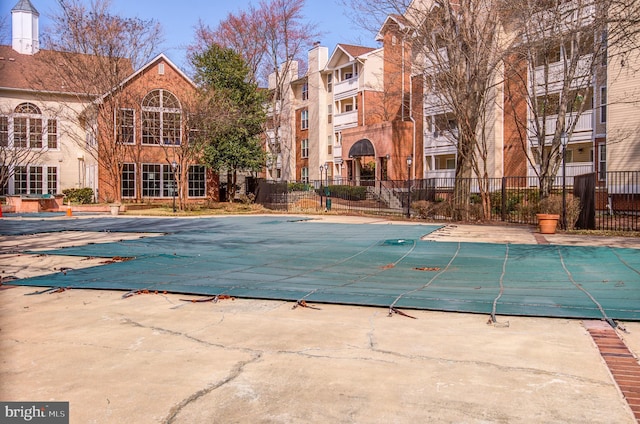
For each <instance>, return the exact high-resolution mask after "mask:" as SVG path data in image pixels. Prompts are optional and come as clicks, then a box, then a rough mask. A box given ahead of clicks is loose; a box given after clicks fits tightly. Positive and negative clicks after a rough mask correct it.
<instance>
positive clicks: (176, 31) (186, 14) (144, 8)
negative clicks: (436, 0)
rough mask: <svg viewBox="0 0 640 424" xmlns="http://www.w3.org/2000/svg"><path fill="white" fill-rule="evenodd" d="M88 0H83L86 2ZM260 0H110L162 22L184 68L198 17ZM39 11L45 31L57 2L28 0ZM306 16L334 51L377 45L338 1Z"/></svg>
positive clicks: (6, 1)
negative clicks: (344, 46) (346, 46)
mask: <svg viewBox="0 0 640 424" xmlns="http://www.w3.org/2000/svg"><path fill="white" fill-rule="evenodd" d="M89 1H90V0H86V2H87V3H88V2H89ZM258 2H259V0H251V1H250V0H178V1H176V0H112V7H113V12H114V13H116V14H118V15H121V16H127V17H138V18H141V19H151V18H153V19H155V20H157V21H159V22H160V24H161V25H162V28H163V31H164V34H165V42H164V44H163V51H164V53H165V54H166V55H167V56H169V57H170V58H171V60H173V61H174V62H176V64H177V65H179V66H181V67H184V60H185V48H184V47H185V46H186V45H188V44H191V43H192V41H193V39H194V27H195V26H196V25H197V23H198V20H199V19H202V21H203V22H204V23H205V24H207V25H209V26H210V27H212V28H213V27H215V26H217V24H218V22H220V21H221V20H223V19H225V18H226V17H227V15H228V14H229V13H236V12H238V11H240V10H243V9H246V8H248V6H249V5H251V4H253V5H255V6H257V5H258ZM17 3H18V0H0V16H3V17H6V18H5V22H6V24H7V26H8V31H10V26H11V9H12V8H13V7H14V6H15V5H16V4H17ZM31 3H32V4H33V5H34V6H35V8H36V9H37V10H38V12H40V32H41V33H42V32H43V31H45V30H46V27H47V16H48V15H50V14H51V12H52V11H53V8H54V7H57V2H55V1H54V0H31ZM305 15H306V17H307V18H308V20H309V21H310V22H312V23H315V24H317V28H318V30H319V31H320V32H322V33H323V35H322V36H321V37H319V40H318V41H320V42H321V43H322V45H323V46H326V47H328V48H329V53H330V54H331V52H332V51H333V49H334V48H335V46H336V44H338V43H346V44H357V45H364V46H370V47H376V46H377V45H378V44H377V43H376V42H375V40H374V37H373V36H372V35H370V34H369V33H367V32H365V31H363V30H362V29H360V28H356V27H355V25H354V24H352V23H351V21H350V20H349V18H347V16H346V15H345V12H344V7H343V6H342V5H341V4H340V2H339V1H338V0H306V7H305ZM2 44H11V38H10V32H8V33H7V34H3V35H2Z"/></svg>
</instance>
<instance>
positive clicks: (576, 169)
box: [528, 162, 593, 187]
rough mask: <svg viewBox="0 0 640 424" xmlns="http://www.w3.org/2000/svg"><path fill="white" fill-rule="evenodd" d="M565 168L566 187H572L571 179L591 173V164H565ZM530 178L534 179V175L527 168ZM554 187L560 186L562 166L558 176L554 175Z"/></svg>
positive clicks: (531, 170) (531, 169)
mask: <svg viewBox="0 0 640 424" xmlns="http://www.w3.org/2000/svg"><path fill="white" fill-rule="evenodd" d="M566 168H567V181H566V183H567V186H569V187H571V186H573V177H576V176H578V175H583V174H589V173H591V172H593V162H571V163H567V164H566ZM528 173H529V176H530V177H536V173H535V172H534V170H533V168H531V167H529V170H528ZM554 185H556V186H562V166H560V169H559V170H558V175H556V178H555V181H554Z"/></svg>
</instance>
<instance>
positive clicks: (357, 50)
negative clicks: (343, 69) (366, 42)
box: [338, 43, 377, 57]
mask: <svg viewBox="0 0 640 424" xmlns="http://www.w3.org/2000/svg"><path fill="white" fill-rule="evenodd" d="M338 46H340V47H341V48H342V50H344V51H345V52H347V54H349V55H351V56H352V57H360V56H362V55H364V54H367V53H370V52H372V51H374V50H377V49H376V48H373V47H364V46H354V45H352V44H342V43H340V44H338Z"/></svg>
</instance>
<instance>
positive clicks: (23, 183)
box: [13, 166, 29, 194]
mask: <svg viewBox="0 0 640 424" xmlns="http://www.w3.org/2000/svg"><path fill="white" fill-rule="evenodd" d="M27 176H28V174H27V167H26V166H16V167H15V169H14V170H13V193H14V194H28V193H29V189H28V185H27V181H28V178H27Z"/></svg>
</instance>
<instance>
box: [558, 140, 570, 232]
mask: <svg viewBox="0 0 640 424" xmlns="http://www.w3.org/2000/svg"><path fill="white" fill-rule="evenodd" d="M568 142H569V137H568V136H567V133H566V131H562V134H560V144H562V229H563V230H566V229H567V143H568Z"/></svg>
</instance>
